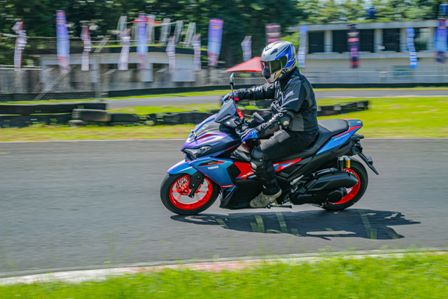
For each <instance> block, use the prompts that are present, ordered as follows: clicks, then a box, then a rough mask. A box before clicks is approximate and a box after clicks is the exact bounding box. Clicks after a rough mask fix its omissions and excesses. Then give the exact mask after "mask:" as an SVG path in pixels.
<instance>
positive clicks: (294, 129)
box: [223, 41, 318, 208]
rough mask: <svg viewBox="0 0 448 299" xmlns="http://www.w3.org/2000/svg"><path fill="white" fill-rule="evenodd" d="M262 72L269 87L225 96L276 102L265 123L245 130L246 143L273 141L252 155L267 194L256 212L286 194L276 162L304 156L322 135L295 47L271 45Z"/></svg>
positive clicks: (242, 133)
mask: <svg viewBox="0 0 448 299" xmlns="http://www.w3.org/2000/svg"><path fill="white" fill-rule="evenodd" d="M261 63H262V72H263V76H264V77H265V78H266V80H267V83H266V84H264V85H261V86H255V87H252V88H247V89H238V90H236V91H234V92H233V93H229V94H227V95H225V96H224V98H223V101H225V100H227V99H228V98H233V99H234V100H235V101H238V100H242V99H253V100H255V99H273V102H272V104H271V112H270V113H269V115H268V116H267V117H264V120H265V121H264V122H261V123H258V124H256V125H251V126H249V127H246V128H244V129H242V130H241V131H240V132H239V134H240V136H241V140H242V141H243V142H246V141H249V140H257V139H260V138H266V137H269V138H268V139H266V140H263V141H262V142H260V143H259V145H257V146H255V147H254V148H253V150H252V151H251V165H252V168H253V169H254V171H255V173H256V175H257V177H258V178H260V179H261V180H263V191H262V192H261V193H260V194H259V195H258V196H257V197H255V198H254V199H252V200H251V202H250V206H251V207H253V208H262V207H266V206H268V205H270V204H272V203H275V202H276V200H277V198H279V197H280V196H281V194H282V190H281V189H280V187H279V185H278V182H277V179H276V175H275V170H274V166H273V161H276V160H280V159H282V158H284V157H286V156H289V155H292V154H297V153H300V152H301V151H303V150H305V149H306V148H307V147H309V146H310V145H311V144H312V143H313V142H314V141H315V140H316V137H317V135H318V124H317V105H316V100H315V96H314V91H313V88H312V86H311V84H310V82H309V81H308V80H307V79H306V78H305V76H304V75H303V74H301V73H300V71H299V69H298V68H297V67H296V57H295V49H294V46H293V45H292V44H291V43H290V42H286V41H277V42H274V43H271V44H269V45H267V46H266V47H265V48H264V50H263V53H262V55H261Z"/></svg>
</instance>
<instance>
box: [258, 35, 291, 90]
mask: <svg viewBox="0 0 448 299" xmlns="http://www.w3.org/2000/svg"><path fill="white" fill-rule="evenodd" d="M295 52H296V51H295V48H294V45H293V44H291V43H290V42H286V41H277V42H273V43H271V44H269V45H267V46H266V47H265V48H264V50H263V53H261V65H262V67H263V76H264V77H265V78H266V80H268V81H269V82H275V81H277V80H278V79H280V78H282V77H283V76H285V75H286V74H288V73H289V72H291V71H292V70H293V69H294V68H295V66H296V53H295Z"/></svg>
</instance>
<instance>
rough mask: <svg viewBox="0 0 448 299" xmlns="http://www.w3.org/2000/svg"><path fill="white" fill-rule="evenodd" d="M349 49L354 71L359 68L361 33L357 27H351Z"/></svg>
mask: <svg viewBox="0 0 448 299" xmlns="http://www.w3.org/2000/svg"><path fill="white" fill-rule="evenodd" d="M348 49H349V51H350V61H351V66H352V68H353V69H356V68H358V67H359V31H358V29H356V25H355V24H352V25H349V30H348Z"/></svg>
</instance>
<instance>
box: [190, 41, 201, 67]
mask: <svg viewBox="0 0 448 299" xmlns="http://www.w3.org/2000/svg"><path fill="white" fill-rule="evenodd" d="M192 45H193V51H194V70H195V71H200V70H201V35H200V34H195V35H194V37H193V41H192Z"/></svg>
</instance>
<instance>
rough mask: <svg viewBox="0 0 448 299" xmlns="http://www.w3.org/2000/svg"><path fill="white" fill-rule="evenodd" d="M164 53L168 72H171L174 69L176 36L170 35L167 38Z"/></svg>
mask: <svg viewBox="0 0 448 299" xmlns="http://www.w3.org/2000/svg"><path fill="white" fill-rule="evenodd" d="M166 55H167V56H168V66H169V70H170V73H173V72H174V71H175V69H176V36H174V35H173V36H171V37H170V38H169V39H168V44H167V46H166Z"/></svg>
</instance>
